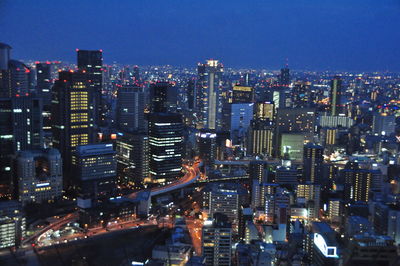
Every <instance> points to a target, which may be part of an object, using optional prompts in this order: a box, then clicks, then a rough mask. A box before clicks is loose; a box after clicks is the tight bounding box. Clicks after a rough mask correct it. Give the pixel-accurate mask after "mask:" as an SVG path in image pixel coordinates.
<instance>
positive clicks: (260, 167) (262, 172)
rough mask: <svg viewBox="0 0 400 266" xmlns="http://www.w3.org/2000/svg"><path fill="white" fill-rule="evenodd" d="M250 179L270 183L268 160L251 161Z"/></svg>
mask: <svg viewBox="0 0 400 266" xmlns="http://www.w3.org/2000/svg"><path fill="white" fill-rule="evenodd" d="M249 179H250V180H253V179H255V180H258V182H259V183H268V182H269V180H268V173H267V162H266V161H261V160H257V161H251V162H250V164H249Z"/></svg>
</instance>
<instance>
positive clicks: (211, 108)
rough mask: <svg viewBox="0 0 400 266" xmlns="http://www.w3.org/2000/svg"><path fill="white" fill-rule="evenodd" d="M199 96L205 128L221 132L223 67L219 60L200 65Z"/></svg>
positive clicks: (198, 68) (198, 67) (198, 69)
mask: <svg viewBox="0 0 400 266" xmlns="http://www.w3.org/2000/svg"><path fill="white" fill-rule="evenodd" d="M197 71H198V81H197V85H198V92H199V93H198V94H197V101H198V103H199V108H200V114H201V118H202V122H203V125H204V127H205V128H208V129H216V130H219V129H220V128H221V123H222V121H221V113H222V101H221V88H220V87H221V84H222V74H223V71H224V70H223V65H222V64H221V63H219V62H218V60H207V62H206V63H205V64H200V63H199V64H198V66H197Z"/></svg>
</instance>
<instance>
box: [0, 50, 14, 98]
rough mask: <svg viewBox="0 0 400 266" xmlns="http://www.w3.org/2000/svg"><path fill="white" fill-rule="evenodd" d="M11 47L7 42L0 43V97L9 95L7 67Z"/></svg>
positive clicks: (9, 85) (9, 86)
mask: <svg viewBox="0 0 400 266" xmlns="http://www.w3.org/2000/svg"><path fill="white" fill-rule="evenodd" d="M11 49H12V48H11V46H9V45H8V44H5V43H0V97H10V96H11V91H10V89H11V84H10V72H9V69H8V62H9V61H10V54H11Z"/></svg>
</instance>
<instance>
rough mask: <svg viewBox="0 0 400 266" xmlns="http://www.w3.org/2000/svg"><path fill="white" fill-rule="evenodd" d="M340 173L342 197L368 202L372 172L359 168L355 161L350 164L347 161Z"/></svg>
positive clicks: (348, 199)
mask: <svg viewBox="0 0 400 266" xmlns="http://www.w3.org/2000/svg"><path fill="white" fill-rule="evenodd" d="M341 175H342V178H343V180H344V199H345V200H347V201H365V202H368V199H369V193H370V188H371V182H372V179H373V172H372V171H371V170H367V169H360V168H359V166H358V164H357V163H354V166H351V165H350V162H349V163H347V164H346V167H345V169H343V170H341Z"/></svg>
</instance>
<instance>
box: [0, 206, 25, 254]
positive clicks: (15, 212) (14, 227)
mask: <svg viewBox="0 0 400 266" xmlns="http://www.w3.org/2000/svg"><path fill="white" fill-rule="evenodd" d="M24 216H25V215H24V213H23V212H22V206H21V204H20V203H19V202H17V201H14V200H9V201H0V250H1V249H3V248H13V247H19V246H20V245H21V240H22V239H23V238H24V237H25V233H26V232H25V229H26V219H25V217H24Z"/></svg>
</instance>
